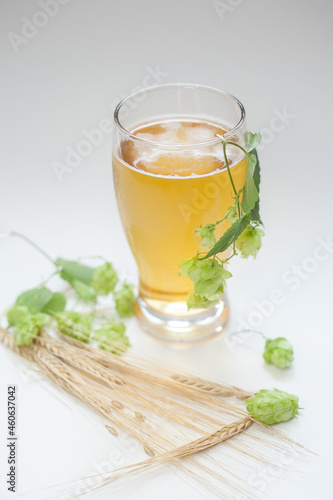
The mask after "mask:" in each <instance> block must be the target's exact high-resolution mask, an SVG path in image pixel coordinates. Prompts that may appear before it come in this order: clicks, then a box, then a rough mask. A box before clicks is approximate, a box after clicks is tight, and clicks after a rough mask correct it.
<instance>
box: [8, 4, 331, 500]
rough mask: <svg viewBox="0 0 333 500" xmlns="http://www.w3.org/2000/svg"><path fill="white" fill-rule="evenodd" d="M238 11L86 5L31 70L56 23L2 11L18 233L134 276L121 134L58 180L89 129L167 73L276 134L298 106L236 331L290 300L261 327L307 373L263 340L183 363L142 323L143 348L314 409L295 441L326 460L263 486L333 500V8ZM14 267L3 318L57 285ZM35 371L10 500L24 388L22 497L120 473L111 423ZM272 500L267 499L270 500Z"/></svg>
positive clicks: (36, 265)
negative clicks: (289, 346)
mask: <svg viewBox="0 0 333 500" xmlns="http://www.w3.org/2000/svg"><path fill="white" fill-rule="evenodd" d="M222 3H223V2H221V4H222ZM235 4H238V5H237V6H235ZM224 5H227V6H229V7H228V8H227V10H226V12H225V15H224V19H223V20H222V19H221V18H220V17H219V16H218V14H217V12H216V10H215V8H214V2H213V1H210V0H206V1H204V0H181V1H179V0H178V1H176V0H169V1H167V2H166V1H163V2H162V1H156V0H155V1H154V0H131V1H120V0H118V1H112V2H111V1H107V0H99V1H96V2H93V1H87V0H81V1H78V0H71V1H70V2H68V4H67V5H62V6H60V8H59V12H58V14H57V15H55V16H54V17H53V18H50V19H49V20H48V22H47V24H46V25H45V26H44V27H41V28H39V29H38V32H37V33H36V34H35V36H34V37H33V38H30V39H26V41H27V43H22V44H20V45H19V47H18V53H17V54H16V53H15V51H14V49H13V47H12V46H11V44H10V42H9V40H8V37H7V35H8V33H9V32H14V33H16V34H20V31H21V28H22V25H23V23H24V21H22V18H23V17H26V18H28V19H29V20H31V19H32V18H33V16H34V15H35V13H36V12H37V11H39V10H40V9H41V8H40V6H39V4H38V2H36V1H31V0H29V1H24V2H23V1H17V0H11V1H3V2H2V4H1V10H2V14H1V20H0V23H1V61H2V62H1V66H2V78H1V83H2V91H1V95H0V99H1V109H2V112H1V118H2V120H1V122H2V131H1V139H2V143H3V145H2V152H1V183H0V204H1V210H0V232H6V231H10V230H16V231H21V232H24V233H25V234H27V235H28V236H30V237H31V238H32V239H34V240H35V241H36V242H38V243H39V244H40V245H41V246H42V247H44V248H45V249H47V250H48V251H49V252H50V253H52V255H53V256H58V255H63V256H66V257H73V258H75V257H77V256H79V255H94V254H102V255H104V256H106V257H108V258H109V259H110V260H112V261H113V262H114V263H116V265H117V268H118V269H120V270H121V271H122V272H123V273H125V272H126V273H127V274H129V275H133V274H135V266H134V262H133V259H132V257H131V254H130V252H129V249H128V246H127V243H126V241H125V238H124V235H123V232H122V229H121V225H120V222H119V218H118V214H117V210H116V204H115V199H114V194H113V186H112V175H111V165H110V148H111V146H110V144H111V142H110V141H111V135H110V134H104V140H103V141H102V143H101V144H100V145H99V146H96V147H94V148H93V149H92V152H91V154H90V155H89V156H86V157H85V158H83V159H82V162H81V164H80V165H79V166H77V167H76V168H75V169H74V170H73V171H72V172H71V173H66V174H65V175H64V176H63V182H59V181H58V179H57V177H56V175H55V173H54V171H53V169H52V164H53V162H55V161H58V162H64V159H65V154H66V147H67V146H71V147H76V145H77V143H78V142H79V141H81V140H82V139H83V138H84V135H83V132H82V131H83V130H84V129H86V130H91V129H93V128H96V127H97V126H98V125H99V123H100V122H101V120H102V119H103V118H110V117H111V115H112V111H111V110H112V108H113V105H114V104H115V102H116V101H118V100H119V99H120V98H121V97H122V96H124V95H126V94H128V93H129V92H130V91H132V90H133V89H135V88H136V87H138V86H142V85H143V83H146V84H147V83H148V84H152V83H155V82H154V81H153V78H152V77H151V76H150V77H149V76H147V75H149V74H151V72H152V69H154V70H156V68H160V70H161V71H162V72H163V73H164V76H162V77H158V78H160V79H161V82H163V83H167V82H179V81H180V82H182V81H187V82H191V81H192V82H197V83H203V84H207V85H212V86H215V87H218V88H222V89H225V90H228V91H230V92H232V93H233V94H234V95H236V96H237V97H238V98H239V99H240V100H241V101H242V102H243V103H244V105H245V107H246V109H247V112H248V124H249V126H250V129H252V130H258V129H263V128H267V127H268V128H269V127H270V128H272V127H273V128H274V126H278V125H281V121H274V120H273V121H272V119H273V117H274V116H276V114H277V111H276V110H278V112H280V113H282V112H283V109H284V108H285V109H286V110H287V113H288V114H289V115H293V118H288V120H287V121H288V123H285V124H282V125H283V126H281V127H279V131H275V132H273V133H271V135H270V136H268V133H269V132H268V131H267V130H266V132H265V134H266V135H265V137H266V145H265V147H264V149H263V151H262V152H261V163H262V196H261V200H262V216H263V219H264V222H265V225H266V232H267V235H266V237H265V241H264V246H263V249H262V251H261V252H260V255H259V256H258V258H257V260H256V261H255V262H253V261H250V260H249V261H239V262H237V263H235V264H234V265H233V273H234V279H233V280H232V282H231V283H230V286H229V297H230V300H231V304H232V322H231V325H230V331H233V330H236V329H237V328H239V325H240V318H243V319H244V320H248V319H249V318H250V319H251V318H252V320H253V319H255V315H254V314H252V316H251V313H253V311H258V305H256V301H257V302H262V301H264V300H267V299H268V298H269V297H270V295H271V293H272V291H273V290H274V289H280V290H281V292H282V295H283V297H284V300H282V301H281V302H282V303H281V304H280V305H275V306H274V307H271V308H270V309H271V310H270V311H269V314H268V316H267V317H265V318H264V319H263V320H262V321H259V320H260V318H259V320H258V323H259V325H258V326H259V327H260V329H261V330H263V331H264V332H265V333H266V334H267V335H268V336H271V337H274V336H279V335H283V336H286V337H287V338H288V339H290V341H291V342H292V343H293V344H294V347H295V352H296V360H295V364H294V367H293V368H292V369H291V370H288V371H286V372H279V371H278V370H276V369H274V368H269V367H267V366H265V365H264V364H263V361H262V358H261V347H260V345H259V344H258V343H252V339H250V340H246V341H245V342H244V343H243V344H237V345H235V346H233V348H232V349H231V348H230V346H229V344H228V343H227V342H226V340H225V339H224V338H220V339H219V340H216V341H215V342H212V343H210V344H207V345H204V346H201V347H193V348H191V349H188V350H180V351H177V350H172V349H170V348H167V347H162V346H159V345H157V344H155V343H154V342H153V341H152V340H150V339H148V338H146V337H145V336H144V334H143V333H141V332H140V331H139V329H138V327H137V325H136V324H135V323H134V322H133V323H132V325H131V338H132V340H133V343H134V344H135V345H137V346H138V347H140V348H141V349H147V351H148V352H149V353H150V354H154V355H156V356H160V357H161V358H163V359H166V360H167V361H172V362H173V363H176V364H179V365H181V366H185V367H187V368H191V369H193V370H196V371H199V372H201V373H204V374H205V375H207V376H211V377H214V378H217V379H219V380H221V381H226V382H230V383H232V384H237V385H240V386H242V387H245V388H248V389H259V388H262V387H272V386H278V387H279V388H281V389H285V390H287V391H290V392H293V393H296V394H298V395H299V397H300V401H301V406H302V407H303V408H304V410H302V412H301V415H300V417H299V418H298V419H297V420H295V421H293V422H290V423H288V424H286V425H285V426H284V427H283V430H285V431H286V432H288V433H290V434H291V435H292V436H293V437H295V438H296V439H297V440H298V441H299V442H301V443H302V444H304V445H305V446H307V447H309V448H310V449H312V450H313V451H315V452H317V453H318V454H319V455H320V456H321V458H318V459H314V460H313V461H312V463H311V464H309V465H305V466H304V465H302V464H300V465H299V466H298V464H297V467H299V468H300V469H302V470H303V472H304V474H303V475H302V476H300V475H295V474H291V473H290V474H289V473H286V472H283V473H282V472H281V473H279V474H278V476H277V477H275V476H272V475H271V474H270V473H268V472H267V471H263V476H262V477H261V479H262V481H263V482H261V485H262V487H263V489H264V494H268V495H269V497H270V498H273V499H280V498H288V499H289V498H290V499H291V498H293V499H305V500H310V499H313V498H320V499H321V500H326V499H331V498H332V486H333V485H332V466H333V464H332V449H333V442H332V434H333V432H332V428H331V415H332V410H333V408H332V402H331V401H332V397H331V385H332V381H333V378H332V349H333V342H332V337H333V332H332V298H333V297H332V285H331V281H332V271H333V254H332V251H331V253H330V254H327V259H325V260H322V261H321V262H318V261H317V264H318V265H317V266H316V261H314V260H309V259H308V258H309V257H311V256H312V255H313V254H314V251H315V248H316V247H317V246H318V239H319V238H322V239H324V240H326V239H327V238H329V237H330V238H333V230H332V223H331V213H332V194H331V191H332V181H333V175H332V166H331V156H332V153H331V147H332V140H331V134H329V132H331V130H332V123H331V114H330V111H331V109H330V106H329V104H330V103H331V99H332V98H331V92H332V84H333V82H332V65H331V61H332V29H331V19H332V14H333V9H332V3H331V2H330V1H329V0H327V1H324V0H320V1H317V2H314V1H308V0H307V1H304V0H296V1H293V2H290V1H287V0H281V1H279V2H272V1H267V0H253V1H252V2H242V1H232V0H229V3H228V0H226V1H225V2H224ZM35 19H36V18H35ZM37 22H38V20H37ZM42 22H43V20H42ZM155 78H156V76H155ZM161 82H157V83H161ZM324 253H325V252H322V253H321V254H320V255H321V256H323V255H324ZM316 255H317V254H316ZM0 259H1V262H0V274H1V288H0V304H1V308H3V307H5V306H6V305H7V304H8V303H10V302H11V301H12V300H14V299H15V297H16V296H17V294H18V293H19V292H20V291H22V290H23V289H26V288H30V287H32V286H34V285H35V284H36V283H37V282H38V280H39V279H40V277H41V276H46V275H48V273H49V271H50V268H49V264H48V263H47V261H44V260H43V259H42V258H41V257H40V256H39V255H37V254H36V253H35V252H34V251H33V250H32V249H30V248H29V247H27V246H26V245H25V244H24V243H23V242H21V241H19V240H14V239H13V240H10V241H8V240H5V241H3V242H2V244H1V245H0ZM311 264H312V266H314V267H316V269H315V270H314V271H313V272H308V273H307V274H306V277H304V276H303V278H300V279H299V282H298V286H297V289H295V290H294V288H296V281H293V282H290V276H291V274H290V272H291V269H292V266H293V265H300V266H303V267H305V268H307V267H308V266H311ZM286 273H287V274H286ZM288 273H289V274H288ZM288 280H289V281H288ZM266 305H267V304H266ZM257 319H258V316H257ZM20 365H21V362H20V361H18V360H17V359H16V358H15V357H14V356H13V355H10V354H9V353H8V352H6V351H5V350H4V349H3V348H2V347H1V348H0V373H1V375H0V380H1V389H0V391H1V392H0V428H1V434H0V438H1V439H0V497H1V498H7V497H8V498H12V497H13V496H15V497H19V495H18V494H15V495H13V494H8V492H7V491H6V485H5V473H6V472H7V465H6V450H5V442H4V435H3V432H4V426H5V409H6V406H5V404H6V399H5V391H6V387H7V384H8V383H16V384H17V385H18V391H19V395H18V409H19V419H18V432H19V445H18V453H19V465H18V470H19V471H18V474H19V480H18V492H19V493H20V494H23V493H26V492H29V491H33V490H36V489H39V488H42V487H44V486H47V485H50V484H57V483H60V482H64V481H68V480H71V479H74V478H78V477H82V476H84V475H85V474H89V473H92V472H96V464H100V463H101V462H103V461H105V460H108V456H109V455H110V453H114V454H115V455H113V456H112V457H111V458H110V457H109V460H111V461H112V460H113V461H114V462H115V465H117V464H118V465H120V463H121V460H122V458H121V456H120V458H119V457H118V456H117V454H116V452H117V449H118V448H117V447H118V446H119V445H118V444H117V443H116V441H115V440H112V439H111V438H110V436H107V434H106V432H104V431H101V424H100V422H99V419H98V418H96V417H95V416H93V414H92V413H90V412H89V411H87V410H86V409H85V408H83V406H81V405H80V404H78V403H77V402H74V401H73V400H72V399H71V398H69V397H67V396H63V395H62V394H61V393H60V392H58V391H57V390H56V389H52V388H51V389H50V386H49V385H47V386H46V387H47V388H48V389H46V388H45V387H43V386H41V385H40V383H38V382H34V381H32V380H31V375H29V376H26V375H24V372H23V371H22V367H20ZM50 390H51V392H52V394H50V392H49V391H50ZM55 395H56V396H57V397H55ZM247 480H249V478H246V477H245V478H244V481H247ZM200 491H201V493H198V492H197V491H195V490H194V489H193V487H191V486H189V485H187V484H186V483H185V482H184V481H183V480H182V479H181V478H180V477H179V476H177V475H175V474H174V473H172V472H171V471H169V469H167V468H164V469H163V470H160V471H159V472H157V471H156V472H155V473H154V474H153V475H152V476H144V477H143V478H141V479H137V480H136V481H134V482H133V483H132V482H128V484H127V485H126V487H123V488H117V490H113V489H110V488H109V489H106V490H104V491H102V492H100V497H99V498H102V499H108V498H117V500H118V499H119V500H121V499H124V498H126V499H136V500H139V499H141V498H142V499H143V498H145V500H148V499H155V498H174V499H184V500H185V499H186V500H188V499H191V500H192V499H196V498H198V499H199V498H203V497H204V498H212V496H211V494H210V493H209V492H207V491H206V492H205V491H204V490H202V489H201V490H200ZM202 491H203V492H202ZM264 494H263V493H261V492H260V491H259V490H258V493H257V495H256V498H255V499H254V500H256V499H257V498H258V499H261V498H264ZM48 495H49V492H47V493H45V492H44V493H40V494H39V496H38V495H37V494H36V493H30V494H27V495H26V496H25V498H29V499H31V500H35V499H37V498H46V497H47V496H48ZM89 498H95V497H94V495H91V496H90V497H89Z"/></svg>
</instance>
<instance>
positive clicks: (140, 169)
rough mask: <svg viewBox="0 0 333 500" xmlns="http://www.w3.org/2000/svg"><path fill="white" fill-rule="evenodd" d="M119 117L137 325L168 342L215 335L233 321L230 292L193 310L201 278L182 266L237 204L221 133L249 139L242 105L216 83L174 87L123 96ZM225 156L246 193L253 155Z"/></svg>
mask: <svg viewBox="0 0 333 500" xmlns="http://www.w3.org/2000/svg"><path fill="white" fill-rule="evenodd" d="M114 120H115V127H114V133H113V155H112V156H113V160H112V163H113V177H114V188H115V193H116V198H117V204H118V209H119V213H120V217H121V221H122V224H123V228H124V231H125V234H126V237H127V240H128V243H129V245H130V248H131V250H132V253H133V256H134V258H135V260H136V263H137V266H138V271H139V297H138V299H137V303H136V314H137V317H138V319H139V322H140V323H141V325H142V327H143V329H144V330H146V331H147V332H149V333H150V334H151V335H153V336H154V337H156V338H158V339H160V340H163V341H165V342H173V343H188V342H198V341H202V340H206V339H209V338H211V337H213V336H215V335H217V334H219V333H221V332H222V331H223V329H224V328H225V326H226V323H227V320H228V314H229V312H228V309H229V308H228V301H227V297H226V295H225V294H224V295H223V296H221V298H220V300H219V302H218V304H217V305H215V306H213V307H210V308H208V309H190V310H188V308H187V304H186V300H187V296H188V294H189V293H190V292H192V291H193V283H192V282H191V280H190V279H189V278H187V277H184V276H182V277H180V276H179V275H178V272H179V263H180V262H181V261H182V260H184V259H186V258H190V257H193V256H195V255H196V253H197V251H198V242H197V241H196V237H195V231H194V230H195V229H196V228H199V227H200V226H204V225H205V224H209V223H214V222H216V221H218V220H220V219H222V218H223V216H224V214H225V212H226V210H227V209H228V207H229V206H231V205H232V204H233V203H234V199H233V190H232V186H231V184H230V179H229V177H228V172H227V169H226V165H225V162H224V157H223V148H222V143H221V139H220V137H219V136H218V135H223V136H224V137H225V138H226V139H228V140H232V141H233V142H237V143H238V144H240V145H242V146H244V133H245V110H244V107H243V105H242V104H241V103H240V102H239V101H238V99H236V98H235V97H233V96H232V95H231V94H228V93H227V92H224V91H221V90H217V89H214V88H211V87H206V86H202V85H194V84H167V85H159V86H155V87H150V88H146V89H142V90H140V91H138V92H135V93H133V94H131V95H129V96H128V97H126V98H125V99H123V100H122V101H121V102H120V103H119V104H118V106H117V107H116V110H115V114H114ZM227 157H228V161H229V165H230V168H231V172H232V176H233V180H234V183H235V185H236V188H237V190H239V189H241V187H242V186H243V185H244V182H245V176H246V168H247V165H246V159H245V156H244V154H243V152H242V151H241V150H240V149H239V148H237V147H235V146H231V145H228V146H227ZM228 227H229V223H228V221H227V220H225V221H224V222H223V223H221V224H219V226H218V227H217V230H216V238H217V239H218V238H219V237H220V236H221V235H222V234H223V233H224V232H225V230H226V229H227V228H228Z"/></svg>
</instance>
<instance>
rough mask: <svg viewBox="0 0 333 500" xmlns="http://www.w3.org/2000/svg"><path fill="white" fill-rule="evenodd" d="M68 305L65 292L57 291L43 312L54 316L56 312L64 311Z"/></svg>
mask: <svg viewBox="0 0 333 500" xmlns="http://www.w3.org/2000/svg"><path fill="white" fill-rule="evenodd" d="M65 307H66V297H65V295H64V294H63V293H60V292H55V293H54V294H53V295H52V298H51V300H49V302H48V303H47V304H45V306H44V307H43V309H42V312H43V313H45V314H49V315H51V316H53V314H54V313H58V312H62V311H63V310H64V309H65Z"/></svg>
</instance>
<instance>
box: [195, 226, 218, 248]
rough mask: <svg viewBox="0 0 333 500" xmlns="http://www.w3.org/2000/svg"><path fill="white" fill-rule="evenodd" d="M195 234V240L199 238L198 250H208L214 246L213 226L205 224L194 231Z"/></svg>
mask: <svg viewBox="0 0 333 500" xmlns="http://www.w3.org/2000/svg"><path fill="white" fill-rule="evenodd" d="M194 231H195V232H196V233H197V234H196V235H195V238H196V239H197V237H198V236H200V237H201V241H200V243H199V248H210V247H212V246H214V245H215V243H216V238H215V235H214V231H215V224H206V225H205V226H204V227H199V228H198V229H195V230H194Z"/></svg>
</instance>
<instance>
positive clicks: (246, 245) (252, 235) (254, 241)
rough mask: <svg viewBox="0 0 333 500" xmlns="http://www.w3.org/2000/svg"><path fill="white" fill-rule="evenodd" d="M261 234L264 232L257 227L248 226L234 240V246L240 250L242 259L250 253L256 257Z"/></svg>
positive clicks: (259, 246) (260, 242)
mask: <svg viewBox="0 0 333 500" xmlns="http://www.w3.org/2000/svg"><path fill="white" fill-rule="evenodd" d="M262 236H265V233H264V231H262V229H260V228H259V227H254V226H248V227H247V228H246V229H245V231H243V233H242V234H241V235H240V236H239V238H238V239H237V241H236V248H237V250H239V251H240V252H241V256H242V257H243V259H247V258H248V257H249V256H250V255H252V257H253V258H254V259H255V258H256V256H257V253H258V252H259V250H260V248H261V245H262V241H261V238H262Z"/></svg>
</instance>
